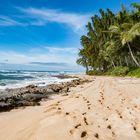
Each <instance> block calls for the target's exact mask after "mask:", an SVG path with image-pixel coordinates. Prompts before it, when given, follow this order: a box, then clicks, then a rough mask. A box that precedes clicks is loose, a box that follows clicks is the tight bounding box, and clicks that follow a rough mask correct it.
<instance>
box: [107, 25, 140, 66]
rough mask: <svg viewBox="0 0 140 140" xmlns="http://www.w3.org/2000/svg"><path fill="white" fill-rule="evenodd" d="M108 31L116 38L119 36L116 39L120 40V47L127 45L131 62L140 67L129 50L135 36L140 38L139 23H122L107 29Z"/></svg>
mask: <svg viewBox="0 0 140 140" xmlns="http://www.w3.org/2000/svg"><path fill="white" fill-rule="evenodd" d="M109 30H110V32H111V33H113V34H115V35H116V36H119V37H117V38H118V39H120V41H121V43H122V46H125V45H127V47H128V49H129V52H130V55H131V57H132V59H133V61H134V62H135V64H136V65H137V66H138V67H140V64H139V63H138V61H137V60H136V58H135V56H134V54H133V52H132V49H131V43H132V42H133V40H134V39H135V38H136V37H137V36H140V23H136V24H134V25H132V24H130V23H124V24H122V25H121V26H116V25H113V26H111V27H110V28H109Z"/></svg>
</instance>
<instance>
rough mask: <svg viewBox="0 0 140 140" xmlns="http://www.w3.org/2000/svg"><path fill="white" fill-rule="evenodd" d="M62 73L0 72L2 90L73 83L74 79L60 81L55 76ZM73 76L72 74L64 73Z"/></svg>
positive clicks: (0, 87) (0, 88)
mask: <svg viewBox="0 0 140 140" xmlns="http://www.w3.org/2000/svg"><path fill="white" fill-rule="evenodd" d="M61 73H62V72H37V71H0V77H1V78H0V90H4V89H7V88H8V89H11V88H20V87H25V86H27V85H30V84H34V85H37V86H46V85H49V84H54V83H56V84H57V83H61V82H67V81H71V80H72V79H73V78H68V79H59V78H57V77H54V75H59V74H61ZM63 73H66V74H73V73H74V72H73V73H71V72H63Z"/></svg>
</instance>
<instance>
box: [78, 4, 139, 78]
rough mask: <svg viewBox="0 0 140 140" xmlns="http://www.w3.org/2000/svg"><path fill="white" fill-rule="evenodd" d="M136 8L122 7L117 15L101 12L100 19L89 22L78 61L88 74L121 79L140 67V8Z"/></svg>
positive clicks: (82, 38)
mask: <svg viewBox="0 0 140 140" xmlns="http://www.w3.org/2000/svg"><path fill="white" fill-rule="evenodd" d="M132 6H133V7H134V8H135V10H133V11H128V10H127V9H126V8H125V6H122V9H121V10H120V11H119V12H118V13H117V14H114V13H113V12H112V11H111V10H110V9H107V10H106V11H103V10H102V9H100V10H99V12H100V15H95V16H93V17H92V18H91V21H90V22H88V24H87V26H86V28H87V34H86V35H83V36H82V37H81V45H82V47H83V48H81V49H80V50H79V59H78V60H77V63H78V64H80V65H82V66H84V67H86V72H87V73H88V74H94V75H100V74H101V73H102V74H112V75H119V76H121V75H125V74H126V73H127V72H128V67H136V68H138V67H140V46H139V44H140V4H136V3H134V4H132ZM90 69H94V71H89V70H90ZM112 69H113V71H112ZM88 71H89V72H88ZM110 71H111V72H110Z"/></svg>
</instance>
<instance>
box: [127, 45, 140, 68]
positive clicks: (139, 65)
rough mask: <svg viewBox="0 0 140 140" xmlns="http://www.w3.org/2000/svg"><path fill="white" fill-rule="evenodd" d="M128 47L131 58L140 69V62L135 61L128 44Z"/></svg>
mask: <svg viewBox="0 0 140 140" xmlns="http://www.w3.org/2000/svg"><path fill="white" fill-rule="evenodd" d="M127 46H128V49H129V52H130V54H131V57H132V59H133V61H134V62H135V64H136V65H137V66H138V67H140V64H139V63H138V61H137V60H136V59H135V57H134V55H133V53H132V50H131V47H130V44H129V43H127Z"/></svg>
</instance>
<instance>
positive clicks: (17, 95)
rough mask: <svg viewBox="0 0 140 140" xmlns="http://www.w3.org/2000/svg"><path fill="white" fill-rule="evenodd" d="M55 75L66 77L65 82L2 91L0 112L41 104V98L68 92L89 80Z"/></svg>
mask: <svg viewBox="0 0 140 140" xmlns="http://www.w3.org/2000/svg"><path fill="white" fill-rule="evenodd" d="M54 77H57V78H59V79H64V82H60V83H54V84H49V85H47V86H36V85H34V84H31V85H28V86H25V87H21V88H14V89H6V90H3V91H0V112H3V111H10V110H12V109H14V108H18V107H24V106H35V105H40V101H41V100H43V99H44V100H45V99H48V98H49V96H50V95H52V94H62V93H67V92H69V89H70V87H75V86H76V85H79V84H83V83H85V82H89V81H88V80H87V79H84V78H80V77H77V76H76V75H54Z"/></svg>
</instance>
